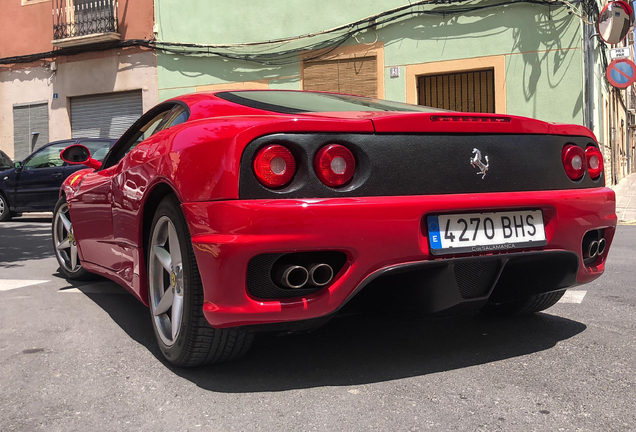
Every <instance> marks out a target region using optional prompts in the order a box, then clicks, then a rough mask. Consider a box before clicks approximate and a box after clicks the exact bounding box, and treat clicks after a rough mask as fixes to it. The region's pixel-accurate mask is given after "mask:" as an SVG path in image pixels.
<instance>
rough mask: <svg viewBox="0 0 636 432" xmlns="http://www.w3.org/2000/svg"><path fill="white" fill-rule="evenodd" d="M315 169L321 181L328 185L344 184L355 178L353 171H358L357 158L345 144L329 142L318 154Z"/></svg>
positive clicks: (337, 185)
mask: <svg viewBox="0 0 636 432" xmlns="http://www.w3.org/2000/svg"><path fill="white" fill-rule="evenodd" d="M314 169H315V170H316V175H317V176H318V178H319V179H320V181H321V182H323V183H324V184H326V185H327V186H330V187H339V186H344V185H346V184H347V183H349V182H350V181H351V179H352V178H353V173H354V172H355V171H356V159H355V158H354V157H353V153H351V151H350V150H349V149H348V148H346V147H345V146H343V145H340V144H328V145H326V146H324V147H323V148H321V149H320V150H319V151H318V154H316V159H314Z"/></svg>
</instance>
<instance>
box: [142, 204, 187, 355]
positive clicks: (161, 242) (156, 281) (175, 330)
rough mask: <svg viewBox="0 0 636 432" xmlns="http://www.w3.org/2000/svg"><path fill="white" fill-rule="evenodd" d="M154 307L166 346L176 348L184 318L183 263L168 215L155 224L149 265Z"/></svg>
mask: <svg viewBox="0 0 636 432" xmlns="http://www.w3.org/2000/svg"><path fill="white" fill-rule="evenodd" d="M148 276H149V277H148V283H149V286H148V290H149V292H150V308H151V312H152V318H153V321H154V325H155V328H156V329H157V333H158V334H159V337H160V338H161V340H162V342H163V343H164V344H165V345H166V346H172V345H174V343H175V341H176V340H177V337H178V336H179V331H180V330H181V319H182V318H183V294H184V281H183V260H182V259H181V245H180V244H179V236H178V234H177V231H176V229H175V227H174V225H173V223H172V221H171V220H170V218H169V217H167V216H162V217H161V218H160V219H159V220H158V221H157V223H156V224H155V228H154V231H153V232H152V237H151V240H150V259H149V262H148Z"/></svg>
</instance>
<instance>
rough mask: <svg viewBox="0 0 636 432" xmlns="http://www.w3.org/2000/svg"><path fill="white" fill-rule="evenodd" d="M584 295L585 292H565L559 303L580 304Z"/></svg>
mask: <svg viewBox="0 0 636 432" xmlns="http://www.w3.org/2000/svg"><path fill="white" fill-rule="evenodd" d="M585 294H587V291H573V290H567V291H566V292H565V294H563V297H561V300H559V303H575V304H581V303H582V302H583V298H585Z"/></svg>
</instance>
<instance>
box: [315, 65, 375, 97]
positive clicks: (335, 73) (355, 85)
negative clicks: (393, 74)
mask: <svg viewBox="0 0 636 432" xmlns="http://www.w3.org/2000/svg"><path fill="white" fill-rule="evenodd" d="M377 65H378V62H377V58H376V56H366V57H354V58H349V59H340V60H329V61H307V62H305V63H304V68H303V89H304V90H314V91H327V92H336V93H347V94H353V95H359V96H367V97H374V98H375V97H378V77H377Z"/></svg>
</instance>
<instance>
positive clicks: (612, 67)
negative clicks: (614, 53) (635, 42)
mask: <svg viewBox="0 0 636 432" xmlns="http://www.w3.org/2000/svg"><path fill="white" fill-rule="evenodd" d="M607 80H608V81H609V82H610V84H612V85H613V86H614V87H616V88H621V89H624V88H627V87H629V86H630V85H632V84H634V82H636V64H634V62H633V61H631V60H629V59H617V60H614V61H613V62H611V63H610V64H609V66H608V67H607Z"/></svg>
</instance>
